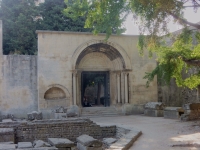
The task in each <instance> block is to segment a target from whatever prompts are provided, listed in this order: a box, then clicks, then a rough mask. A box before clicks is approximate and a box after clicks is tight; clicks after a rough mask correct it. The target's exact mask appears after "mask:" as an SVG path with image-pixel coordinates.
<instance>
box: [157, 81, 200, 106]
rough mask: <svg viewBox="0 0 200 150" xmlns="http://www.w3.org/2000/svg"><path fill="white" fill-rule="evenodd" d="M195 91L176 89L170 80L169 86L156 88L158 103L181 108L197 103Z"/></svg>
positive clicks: (197, 98)
mask: <svg viewBox="0 0 200 150" xmlns="http://www.w3.org/2000/svg"><path fill="white" fill-rule="evenodd" d="M197 90H198V89H193V90H191V89H189V88H182V87H177V85H176V83H175V81H174V80H172V81H171V83H170V85H169V86H158V101H160V102H163V103H164V104H165V105H166V106H171V107H182V105H183V104H187V103H195V102H199V100H200V99H199V97H198V92H197Z"/></svg>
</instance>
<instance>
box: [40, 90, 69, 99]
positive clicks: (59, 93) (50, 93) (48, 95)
mask: <svg viewBox="0 0 200 150" xmlns="http://www.w3.org/2000/svg"><path fill="white" fill-rule="evenodd" d="M65 98H66V94H65V92H64V91H63V90H62V89H61V88H58V87H52V88H50V89H48V90H47V91H46V92H45V94H44V99H45V100H57V99H65Z"/></svg>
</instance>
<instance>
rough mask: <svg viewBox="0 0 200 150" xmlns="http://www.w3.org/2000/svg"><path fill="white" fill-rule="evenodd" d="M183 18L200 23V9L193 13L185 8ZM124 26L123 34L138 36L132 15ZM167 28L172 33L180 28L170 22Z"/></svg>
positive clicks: (190, 9)
mask: <svg viewBox="0 0 200 150" xmlns="http://www.w3.org/2000/svg"><path fill="white" fill-rule="evenodd" d="M184 16H185V18H186V19H187V20H188V21H190V22H192V23H197V22H200V9H199V10H198V11H197V12H196V13H195V12H194V10H193V9H192V8H187V9H186V10H185V12H184ZM124 26H125V28H126V32H125V33H124V34H127V35H138V34H139V30H138V26H137V24H136V23H135V21H134V19H133V17H132V15H129V16H128V17H127V20H126V22H125V23H124ZM168 27H169V29H170V32H174V31H176V30H179V29H181V28H182V27H181V26H180V25H178V24H174V23H173V22H170V23H169V24H168Z"/></svg>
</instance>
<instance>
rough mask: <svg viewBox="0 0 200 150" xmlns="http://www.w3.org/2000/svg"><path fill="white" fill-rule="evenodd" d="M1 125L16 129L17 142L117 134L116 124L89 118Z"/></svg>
mask: <svg viewBox="0 0 200 150" xmlns="http://www.w3.org/2000/svg"><path fill="white" fill-rule="evenodd" d="M0 127H1V128H2V127H3V128H5V127H7V128H8V127H12V128H14V130H15V134H16V135H15V137H16V139H15V142H25V141H27V142H28V141H29V142H33V141H34V140H44V141H47V138H67V139H69V140H72V141H76V138H77V137H78V136H80V135H82V134H87V135H90V136H92V137H94V138H96V139H102V138H106V137H113V136H115V135H116V126H108V127H106V126H103V127H100V126H99V125H97V124H95V123H94V122H92V121H91V120H89V119H80V118H79V119H68V120H48V121H45V120H44V121H33V122H24V123H22V122H16V123H14V122H13V123H0Z"/></svg>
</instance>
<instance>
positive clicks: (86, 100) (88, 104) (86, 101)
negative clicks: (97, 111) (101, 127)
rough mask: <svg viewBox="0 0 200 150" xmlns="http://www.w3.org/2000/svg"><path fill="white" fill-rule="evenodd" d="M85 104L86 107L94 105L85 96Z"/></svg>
mask: <svg viewBox="0 0 200 150" xmlns="http://www.w3.org/2000/svg"><path fill="white" fill-rule="evenodd" d="M83 105H84V107H91V106H92V105H91V104H90V103H89V102H88V99H87V98H86V97H85V96H84V97H83Z"/></svg>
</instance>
